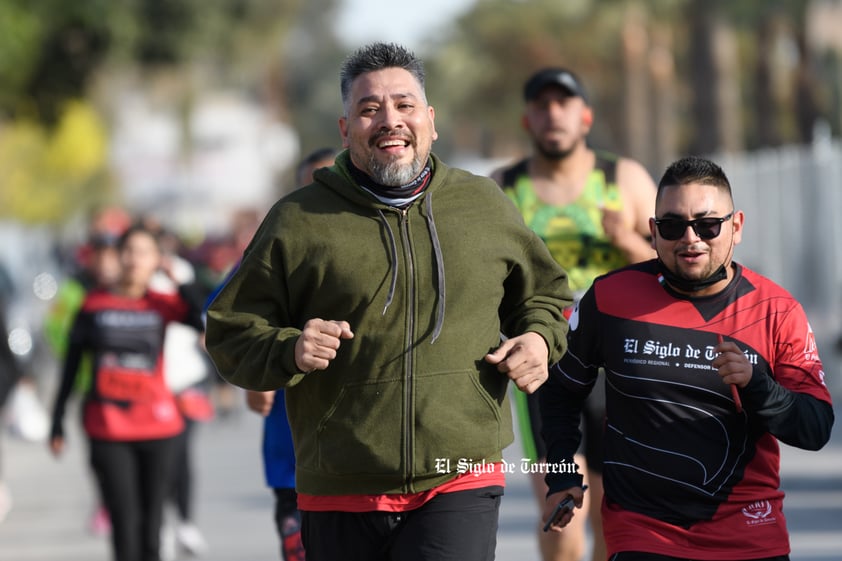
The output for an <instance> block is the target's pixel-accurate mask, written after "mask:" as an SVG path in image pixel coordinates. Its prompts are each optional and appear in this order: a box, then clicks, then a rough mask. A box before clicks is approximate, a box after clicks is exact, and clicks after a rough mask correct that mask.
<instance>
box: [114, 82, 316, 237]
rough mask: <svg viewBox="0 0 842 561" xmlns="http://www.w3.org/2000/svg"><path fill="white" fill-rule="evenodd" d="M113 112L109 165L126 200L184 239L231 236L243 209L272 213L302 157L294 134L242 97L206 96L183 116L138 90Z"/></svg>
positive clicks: (130, 205) (131, 205)
mask: <svg viewBox="0 0 842 561" xmlns="http://www.w3.org/2000/svg"><path fill="white" fill-rule="evenodd" d="M115 109H116V113H115V115H114V121H113V123H114V128H113V131H112V153H111V165H112V168H113V169H114V170H115V172H116V173H117V176H118V181H119V184H120V186H121V189H122V195H123V201H124V203H125V204H126V205H127V207H128V208H129V210H130V211H132V212H135V213H140V212H145V213H151V214H153V215H154V216H155V217H157V218H158V219H160V220H161V221H162V222H163V223H164V224H165V225H166V226H168V227H170V228H171V229H173V230H174V231H176V232H179V233H181V234H183V235H192V234H196V235H198V236H202V235H203V234H205V233H215V232H221V231H225V230H227V228H228V227H229V225H230V224H229V220H230V217H231V215H232V213H234V212H236V211H237V210H240V209H244V208H249V209H258V210H261V211H265V210H268V208H269V206H270V205H271V204H272V203H273V202H274V201H275V200H276V199H277V198H278V196H279V193H280V186H279V185H278V184H277V180H278V177H279V175H280V174H281V173H283V172H284V171H286V170H287V169H289V168H290V167H291V166H292V165H294V163H295V162H296V161H297V159H298V157H299V152H300V148H299V142H298V137H297V135H296V134H295V132H294V131H293V130H292V129H291V128H290V127H289V126H287V125H286V124H284V123H280V122H278V121H277V120H274V119H272V118H271V117H270V116H269V115H268V113H267V112H266V111H265V110H264V109H263V108H262V107H260V106H259V105H258V104H257V103H254V102H252V101H250V100H248V99H247V98H246V97H245V96H244V95H237V94H211V95H207V96H204V97H201V98H199V99H197V100H196V102H195V104H194V106H193V107H192V110H191V111H190V113H189V115H187V116H183V115H179V114H178V112H177V109H176V108H175V107H173V106H171V105H167V106H163V105H160V106H156V104H155V103H154V102H153V101H152V100H150V98H149V97H148V96H147V95H145V94H144V93H143V92H140V91H136V92H132V93H131V94H129V95H126V96H124V97H123V98H122V99H121V101H120V102H119V104H118V106H117V107H116V108H115Z"/></svg>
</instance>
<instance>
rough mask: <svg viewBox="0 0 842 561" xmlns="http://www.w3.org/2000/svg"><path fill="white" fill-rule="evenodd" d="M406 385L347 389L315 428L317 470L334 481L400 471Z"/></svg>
mask: <svg viewBox="0 0 842 561" xmlns="http://www.w3.org/2000/svg"><path fill="white" fill-rule="evenodd" d="M401 387H402V384H401V383H400V382H399V381H390V382H376V383H360V384H347V385H345V386H343V388H342V390H341V391H340V392H339V395H338V396H337V398H336V400H335V401H334V402H333V405H332V406H331V408H330V409H328V411H327V413H325V415H324V416H323V417H322V418H321V420H320V421H319V424H318V426H317V428H316V438H317V440H318V466H319V469H320V470H322V471H324V472H326V473H331V474H334V475H353V474H362V473H365V474H387V473H388V474H392V475H394V474H395V473H396V472H399V471H400V470H401V465H402V463H401V441H402V440H401V429H402V425H403V423H402V422H401V419H402V414H401V413H402V412H401V409H402V395H401Z"/></svg>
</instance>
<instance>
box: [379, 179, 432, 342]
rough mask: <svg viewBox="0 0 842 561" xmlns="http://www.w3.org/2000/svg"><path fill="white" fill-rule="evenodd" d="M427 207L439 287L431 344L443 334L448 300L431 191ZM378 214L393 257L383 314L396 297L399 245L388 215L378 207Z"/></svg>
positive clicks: (391, 257) (427, 219)
mask: <svg viewBox="0 0 842 561" xmlns="http://www.w3.org/2000/svg"><path fill="white" fill-rule="evenodd" d="M425 208H426V210H427V212H426V216H425V218H426V221H427V230H428V231H429V232H430V241H431V242H432V244H433V252H434V254H435V261H436V282H437V288H438V294H437V302H436V323H435V327H434V328H433V336H432V338H431V339H430V344H433V343H435V342H436V339H438V338H439V335H441V330H442V327H443V326H444V311H445V301H446V300H445V282H444V257H443V256H442V252H441V242H440V241H439V235H438V232H437V231H436V223H435V220H434V219H433V197H432V195H431V194H430V193H427V199H426V201H425ZM377 214H378V215H379V216H380V221H381V222H382V223H383V226H384V227H385V229H386V233H387V235H388V237H389V253H390V255H389V257H390V259H391V262H390V269H391V273H392V278H391V281H390V283H389V293H388V294H387V295H386V305H385V306H384V307H383V315H386V311H387V310H388V309H389V306H391V305H392V300H394V298H395V287H396V286H397V283H398V246H397V243H396V242H395V234H394V232H392V227H391V226H389V221H388V220H386V216H385V215H384V214H383V211H381V210H380V209H378V210H377Z"/></svg>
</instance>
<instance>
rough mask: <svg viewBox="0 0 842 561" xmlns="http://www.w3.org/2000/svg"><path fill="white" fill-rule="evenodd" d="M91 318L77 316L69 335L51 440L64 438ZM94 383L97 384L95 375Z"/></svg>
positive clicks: (81, 313) (55, 402)
mask: <svg viewBox="0 0 842 561" xmlns="http://www.w3.org/2000/svg"><path fill="white" fill-rule="evenodd" d="M90 321H91V316H90V315H89V314H87V313H85V312H79V313H78V314H76V317H75V319H74V320H73V324H72V326H71V328H70V334H69V335H68V343H67V350H66V352H65V355H64V363H63V366H62V371H61V382H60V383H59V387H58V391H57V392H56V397H55V401H54V402H53V417H52V425H51V429H50V438H54V437H63V436H64V414H65V410H66V408H67V401H68V400H69V399H70V394H71V393H72V391H73V385H74V383H75V382H76V376H77V374H78V372H79V365H80V363H81V362H82V355H83V353H84V351H85V335H86V333H87V332H88V329H89V327H88V326H89V325H90ZM93 383H96V375H94V380H93Z"/></svg>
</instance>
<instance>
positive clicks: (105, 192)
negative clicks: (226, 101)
mask: <svg viewBox="0 0 842 561" xmlns="http://www.w3.org/2000/svg"><path fill="white" fill-rule="evenodd" d="M307 4H308V3H306V2H304V1H303V0H280V1H279V0H219V1H215V2H202V1H201V0H125V1H123V2H111V1H109V0H86V1H84V2H66V1H64V0H4V1H3V2H0V145H2V146H3V148H4V153H3V155H2V157H0V185H2V194H0V198H2V200H3V202H4V203H6V204H4V205H3V208H2V209H0V212H2V213H3V214H4V215H7V216H8V215H14V216H17V217H18V218H23V219H27V220H31V221H60V220H62V219H64V218H66V217H67V216H70V215H72V214H74V213H76V212H77V211H78V210H80V206H82V205H90V204H96V203H99V202H102V201H103V200H105V199H108V198H109V197H110V196H112V192H111V190H110V187H111V186H110V184H109V180H107V179H106V178H108V177H109V176H108V173H107V169H106V165H107V162H106V158H105V146H106V145H107V142H108V140H107V134H106V130H107V127H106V126H105V125H104V124H103V118H102V117H101V116H100V115H98V112H97V109H96V106H97V104H95V103H92V101H93V100H94V99H95V96H94V95H93V94H94V90H93V88H92V86H93V85H94V84H95V83H96V84H99V86H102V88H100V91H102V92H105V93H106V95H108V94H112V93H115V92H116V93H117V94H118V95H119V88H117V89H114V88H109V87H108V86H107V85H105V84H108V83H109V82H111V83H114V82H115V81H119V80H121V79H124V78H125V76H126V75H131V74H132V73H133V72H134V74H135V75H136V76H137V77H138V78H139V79H138V81H137V82H134V83H133V84H132V87H140V88H143V87H147V86H151V87H155V85H156V84H157V83H158V77H160V76H163V77H164V78H163V79H164V80H165V81H166V82H167V83H169V84H170V87H169V93H168V95H169V96H170V99H169V100H168V101H166V102H167V103H171V104H173V105H175V106H178V107H180V108H181V110H182V112H183V113H184V114H187V113H189V111H190V108H191V103H192V100H193V99H194V97H195V96H196V95H197V94H196V93H195V92H196V91H204V90H205V89H206V88H211V89H212V88H216V87H223V86H226V87H238V88H244V87H245V88H248V89H250V90H251V91H252V93H253V94H254V95H255V96H259V97H262V98H263V99H264V100H267V101H268V102H269V103H271V104H272V106H273V107H276V108H278V110H277V111H276V113H278V114H282V113H283V112H284V111H283V107H284V106H285V101H284V99H283V80H284V68H283V67H282V65H281V61H282V60H283V58H282V57H281V53H280V52H279V51H280V46H281V45H282V44H283V37H284V36H285V34H286V33H287V32H288V31H289V29H290V27H291V25H292V22H294V21H296V19H297V17H298V14H299V11H300V10H301V9H302V7H303V6H306V5H307ZM121 77H122V78H121ZM128 82H131V80H128ZM86 99H87V100H91V101H85V100H86ZM96 99H99V100H101V98H96ZM68 131H72V132H70V133H68ZM68 135H69V136H68ZM185 137H188V136H187V135H185ZM187 148H188V149H189V146H187ZM94 153H95V154H96V155H95V156H93V154H94ZM94 164H95V165H94ZM38 207H40V208H38Z"/></svg>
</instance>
